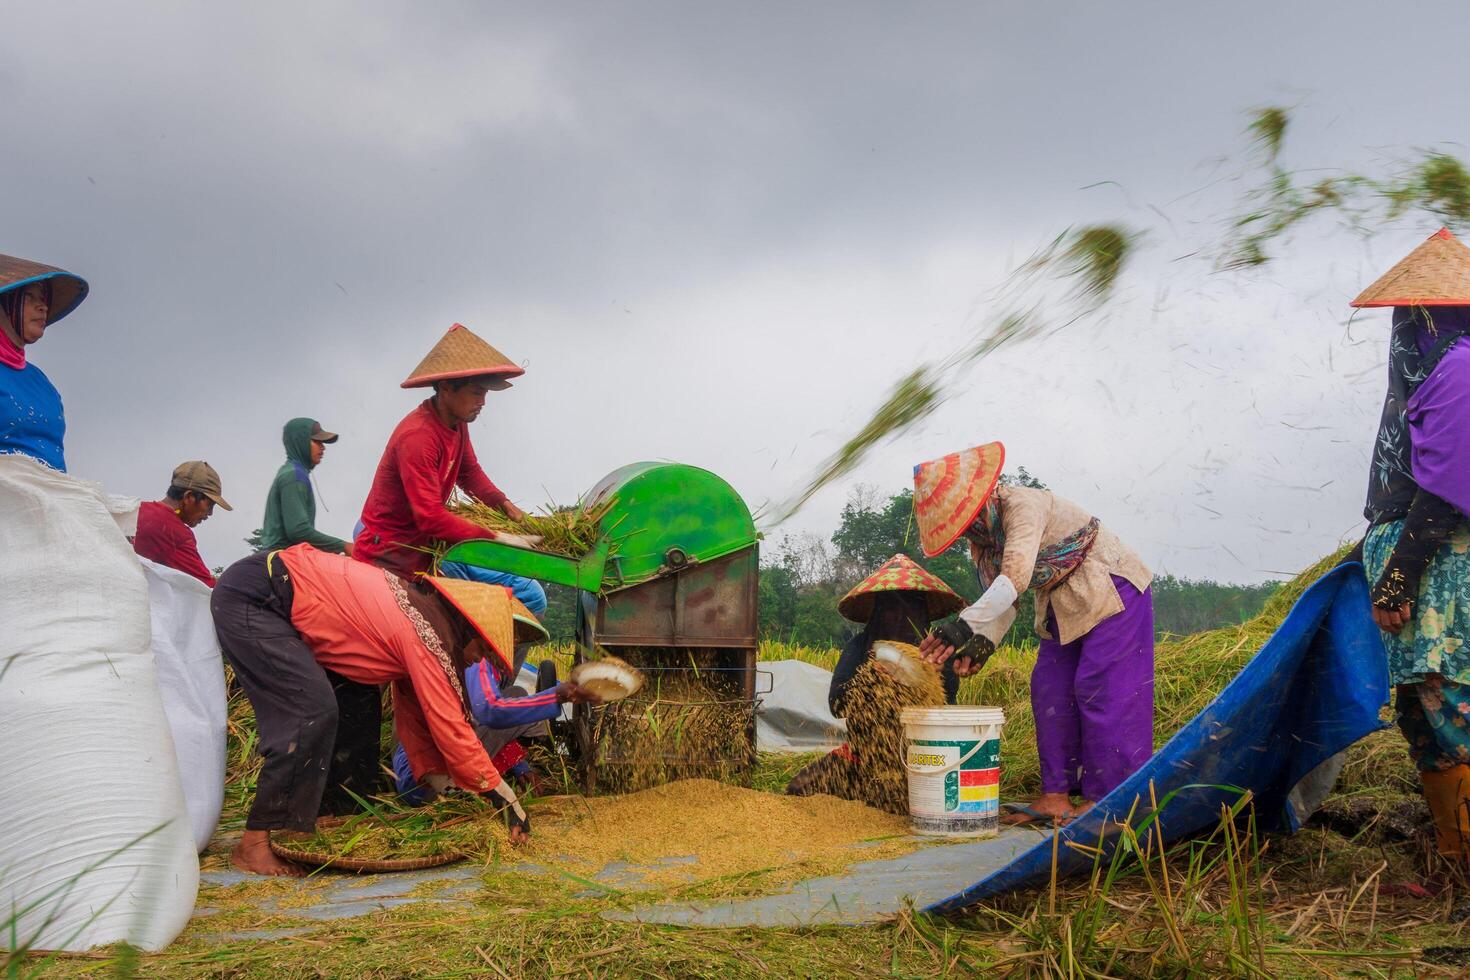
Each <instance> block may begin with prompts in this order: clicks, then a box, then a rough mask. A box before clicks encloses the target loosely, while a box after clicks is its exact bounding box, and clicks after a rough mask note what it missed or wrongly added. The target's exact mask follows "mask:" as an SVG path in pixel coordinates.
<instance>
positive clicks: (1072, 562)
mask: <svg viewBox="0 0 1470 980" xmlns="http://www.w3.org/2000/svg"><path fill="white" fill-rule="evenodd" d="M1000 496H1001V495H1000V494H998V493H993V494H991V495H990V499H989V500H987V501H986V502H985V506H983V507H981V508H980V513H979V514H977V515H976V516H975V521H974V523H972V524H971V525H970V530H969V532H968V535H967V536H968V537H969V539H970V555H971V557H973V558H974V559H975V570H976V572H978V573H979V576H980V587H981V588H982V589H988V588H990V583H992V582H994V581H995V580H996V578H997V577H999V575H1000V563H1001V559H1002V558H1003V557H1004V556H1005V550H1006V527H1005V507H1004V505H1003V504H1002V503H1001V499H1000ZM1101 526H1102V525H1101V523H1100V522H1099V521H1098V519H1097V518H1096V517H1094V518H1092V519H1091V520H1090V521H1088V522H1087V523H1086V524H1084V525H1082V527H1081V528H1079V529H1078V530H1076V531H1073V532H1072V533H1071V534H1069V535H1067V536H1066V537H1065V538H1063V539H1062V540H1060V541H1058V542H1057V543H1056V544H1053V545H1048V546H1046V547H1043V548H1041V549H1040V550H1039V551H1037V552H1036V566H1035V568H1034V569H1033V570H1032V572H1031V581H1030V582H1015V583H1012V584H1014V585H1015V586H1016V588H1017V589H1019V590H1020V591H1022V592H1024V591H1026V590H1027V589H1038V590H1041V591H1043V592H1044V591H1046V590H1047V589H1054V588H1056V587H1057V586H1058V585H1060V584H1061V582H1062V579H1064V578H1066V577H1067V576H1068V575H1069V574H1071V573H1072V572H1073V571H1074V570H1075V569H1076V568H1077V566H1078V565H1081V564H1082V563H1083V562H1084V561H1086V560H1087V553H1088V552H1089V551H1091V550H1092V543H1093V542H1094V541H1096V540H1097V532H1098V529H1099V528H1100V527H1101Z"/></svg>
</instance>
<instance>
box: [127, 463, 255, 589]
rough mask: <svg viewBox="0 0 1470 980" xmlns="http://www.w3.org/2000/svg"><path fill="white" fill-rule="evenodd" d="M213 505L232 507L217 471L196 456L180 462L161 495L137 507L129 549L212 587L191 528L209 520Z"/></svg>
mask: <svg viewBox="0 0 1470 980" xmlns="http://www.w3.org/2000/svg"><path fill="white" fill-rule="evenodd" d="M216 505H218V506H220V507H223V508H224V509H225V510H234V508H233V507H231V506H230V505H229V504H228V503H226V502H225V498H224V497H222V496H221V495H220V479H219V474H218V473H217V472H215V469H214V467H213V466H210V465H209V464H208V463H206V462H204V461H202V460H197V459H191V460H189V461H188V462H187V463H180V464H179V465H178V466H177V467H175V468H174V475H173V477H172V478H171V479H170V480H169V483H168V493H166V494H164V496H163V499H162V500H150V501H148V502H147V503H145V504H143V505H142V506H140V507H139V508H138V533H137V534H136V535H135V536H134V537H133V550H134V551H136V552H137V553H138V554H139V555H141V556H142V557H144V558H147V559H148V560H149V561H153V562H157V563H158V564H160V565H167V566H168V567H169V568H176V569H178V570H179V571H181V572H185V573H187V574H189V575H192V576H194V577H195V578H197V579H198V580H199V581H201V582H203V583H204V584H205V585H207V586H209V587H210V588H211V589H212V588H214V576H213V575H211V574H210V573H209V566H207V565H205V564H204V559H203V558H201V557H199V542H198V541H197V540H195V538H194V528H196V527H198V526H199V525H200V524H202V523H204V522H205V521H207V520H209V518H210V515H212V514H213V513H214V508H215V506H216Z"/></svg>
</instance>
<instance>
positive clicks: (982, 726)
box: [900, 705, 1006, 837]
mask: <svg viewBox="0 0 1470 980" xmlns="http://www.w3.org/2000/svg"><path fill="white" fill-rule="evenodd" d="M900 717H901V718H902V720H903V728H904V737H905V738H906V739H907V740H908V747H907V749H906V751H905V753H904V768H905V769H907V770H908V773H909V819H910V821H911V823H912V825H913V828H914V831H915V832H916V833H920V834H933V835H937V836H941V837H993V836H994V835H995V834H996V833H997V832H998V831H999V829H1000V732H1001V728H1002V727H1003V726H1004V725H1005V722H1006V716H1005V712H1004V711H1002V710H1001V709H1000V708H976V707H970V706H967V705H964V706H962V705H946V706H944V707H939V708H904V709H903V712H902V714H901V715H900Z"/></svg>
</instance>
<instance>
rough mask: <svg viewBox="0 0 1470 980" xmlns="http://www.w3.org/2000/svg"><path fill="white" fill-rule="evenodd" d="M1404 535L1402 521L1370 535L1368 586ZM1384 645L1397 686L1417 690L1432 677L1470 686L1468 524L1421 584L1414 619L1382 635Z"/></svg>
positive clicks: (1366, 552) (1454, 536)
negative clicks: (1418, 686)
mask: <svg viewBox="0 0 1470 980" xmlns="http://www.w3.org/2000/svg"><path fill="white" fill-rule="evenodd" d="M1403 529H1404V522H1403V521H1391V522H1389V523H1387V524H1380V525H1378V526H1377V527H1374V528H1373V529H1372V530H1370V531H1369V532H1368V537H1367V539H1366V540H1365V541H1364V542H1363V564H1364V567H1365V568H1366V570H1367V573H1368V582H1369V584H1370V585H1371V584H1373V583H1375V582H1377V581H1378V576H1379V575H1381V574H1382V573H1383V569H1384V566H1386V565H1387V564H1388V559H1389V556H1390V555H1391V554H1393V548H1394V545H1395V544H1397V543H1398V540H1399V534H1400V533H1402V531H1403ZM1383 645H1384V648H1385V649H1386V650H1387V651H1388V675H1389V680H1390V681H1392V682H1393V683H1394V684H1417V683H1419V682H1421V681H1423V680H1424V678H1425V677H1426V676H1427V675H1429V674H1439V675H1441V676H1442V677H1444V679H1445V680H1447V681H1450V682H1452V683H1455V684H1470V524H1461V525H1460V526H1459V527H1458V528H1456V529H1455V532H1454V534H1452V535H1451V536H1450V539H1449V540H1448V541H1446V542H1445V543H1444V544H1442V545H1440V548H1439V551H1437V552H1436V553H1435V555H1434V558H1433V559H1432V560H1431V561H1430V562H1429V567H1428V568H1427V569H1426V570H1425V572H1424V578H1423V580H1422V581H1421V582H1420V583H1419V598H1418V600H1417V601H1416V602H1415V603H1414V616H1413V618H1412V619H1410V620H1409V622H1408V624H1407V625H1405V626H1404V628H1403V629H1401V630H1399V632H1398V633H1384V634H1383Z"/></svg>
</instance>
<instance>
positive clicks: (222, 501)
mask: <svg viewBox="0 0 1470 980" xmlns="http://www.w3.org/2000/svg"><path fill="white" fill-rule="evenodd" d="M194 492H195V493H202V494H204V495H205V496H206V497H208V498H209V499H210V500H213V501H214V502H215V504H216V505H217V506H220V507H223V508H224V509H225V510H234V509H235V508H233V507H231V506H230V505H229V504H227V503H226V502H225V498H224V497H221V496H220V495H219V494H217V493H210V492H209V491H208V490H195V491H194Z"/></svg>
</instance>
